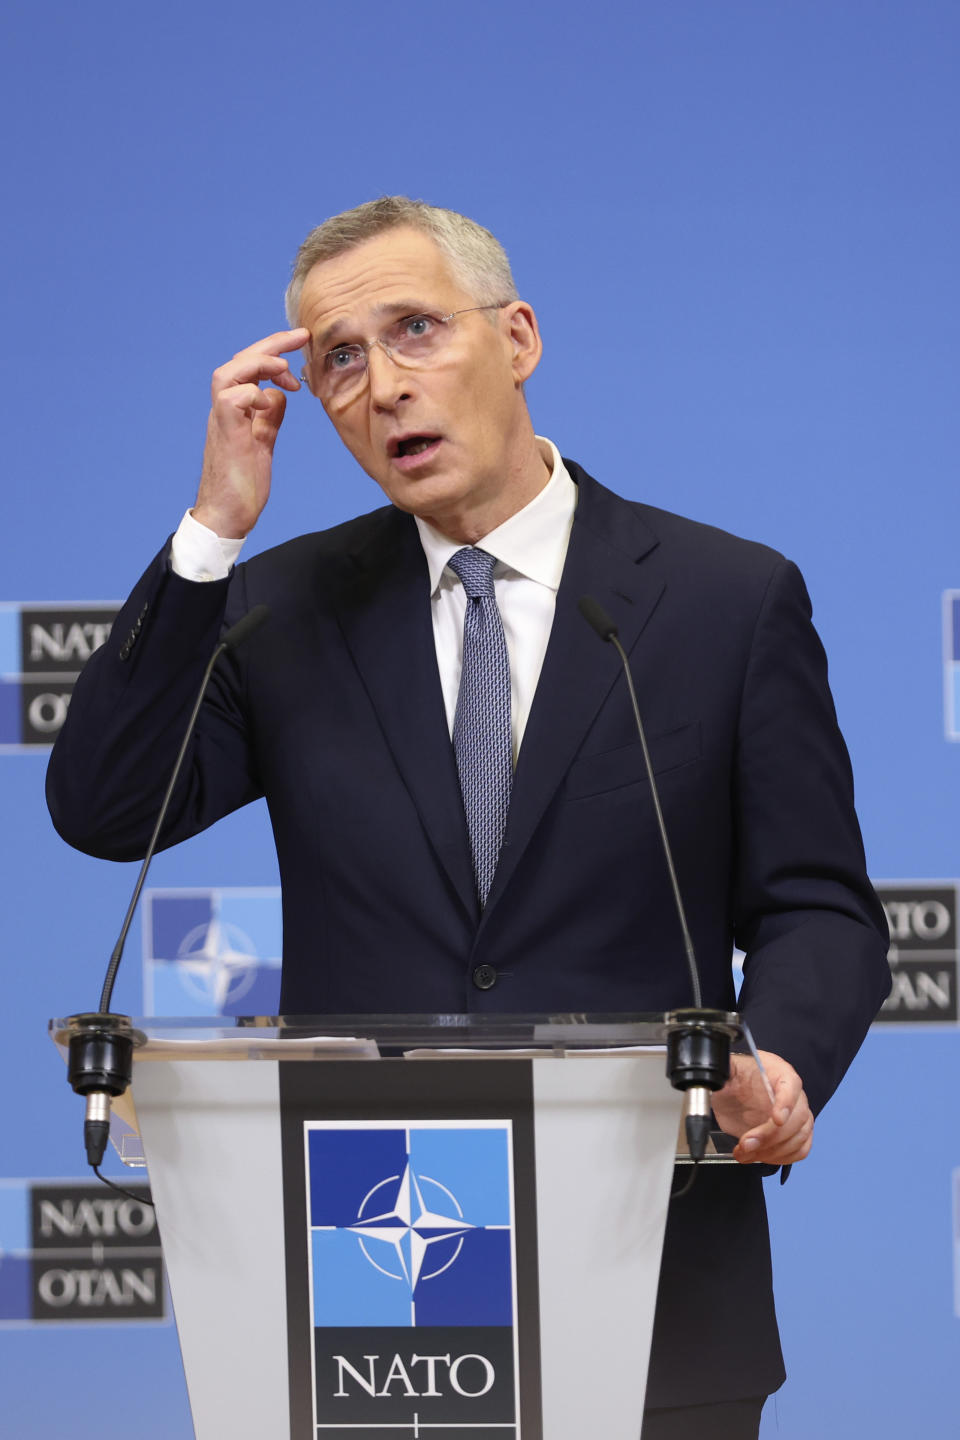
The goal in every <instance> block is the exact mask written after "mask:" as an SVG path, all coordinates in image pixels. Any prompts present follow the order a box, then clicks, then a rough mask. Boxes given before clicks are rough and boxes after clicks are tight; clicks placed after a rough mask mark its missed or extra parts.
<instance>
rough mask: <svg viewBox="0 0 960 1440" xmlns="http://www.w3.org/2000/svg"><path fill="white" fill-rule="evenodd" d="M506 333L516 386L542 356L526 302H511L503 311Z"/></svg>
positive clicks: (538, 333) (540, 345)
mask: <svg viewBox="0 0 960 1440" xmlns="http://www.w3.org/2000/svg"><path fill="white" fill-rule="evenodd" d="M504 314H505V317H506V323H507V333H508V335H509V337H510V343H511V345H512V347H513V362H512V363H513V378H514V380H515V382H516V383H517V384H518V385H522V384H523V383H524V381H525V380H529V378H530V376H531V375H532V374H533V372H534V370H536V368H537V366H538V365H539V363H540V356H541V355H542V354H543V341H542V340H541V339H540V327H539V325H538V324H537V317H536V315H535V314H534V312H533V306H532V305H528V304H527V302H526V300H512V301H511V302H510V304H509V305H507V306H506V307H505V309H504Z"/></svg>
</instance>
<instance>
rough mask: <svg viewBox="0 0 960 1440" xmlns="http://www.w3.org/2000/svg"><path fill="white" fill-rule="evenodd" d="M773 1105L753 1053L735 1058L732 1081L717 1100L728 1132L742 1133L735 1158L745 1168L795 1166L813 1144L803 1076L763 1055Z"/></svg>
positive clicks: (716, 1109)
mask: <svg viewBox="0 0 960 1440" xmlns="http://www.w3.org/2000/svg"><path fill="white" fill-rule="evenodd" d="M760 1059H761V1060H762V1061H763V1068H764V1070H765V1071H766V1074H767V1079H768V1080H769V1082H770V1085H771V1086H772V1088H773V1097H774V1098H773V1104H772V1105H771V1103H770V1096H769V1095H768V1094H767V1088H766V1086H765V1085H764V1083H763V1076H762V1075H761V1074H760V1071H759V1070H758V1068H757V1064H756V1061H755V1060H754V1059H753V1056H752V1055H731V1057H730V1079H729V1080H728V1081H727V1083H726V1085H724V1087H723V1089H722V1090H718V1091H717V1092H716V1094H715V1095H714V1097H713V1113H714V1115H715V1116H716V1117H717V1122H718V1124H719V1125H720V1128H721V1129H722V1130H725V1131H726V1132H727V1134H728V1135H736V1136H737V1137H738V1144H737V1147H736V1149H735V1150H734V1152H733V1155H734V1159H736V1160H739V1161H740V1163H741V1165H754V1164H762V1165H792V1164H794V1163H795V1162H796V1161H797V1160H804V1159H806V1157H807V1156H808V1155H809V1153H810V1146H811V1144H812V1143H813V1114H812V1112H811V1110H810V1106H809V1104H808V1102H807V1097H806V1095H805V1094H804V1091H803V1084H802V1082H801V1080H800V1076H799V1075H798V1074H797V1072H796V1070H794V1068H793V1066H792V1065H791V1064H790V1063H789V1061H787V1060H783V1059H781V1057H780V1056H779V1055H774V1054H772V1053H771V1052H770V1051H769V1050H761V1051H760Z"/></svg>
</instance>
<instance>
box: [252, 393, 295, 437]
mask: <svg viewBox="0 0 960 1440" xmlns="http://www.w3.org/2000/svg"><path fill="white" fill-rule="evenodd" d="M258 394H259V395H261V396H262V397H263V400H264V401H265V402H266V403H265V404H263V403H261V404H260V405H258V406H257V409H256V413H255V414H254V417H253V438H254V439H255V440H266V441H268V442H269V444H270V445H271V446H272V445H273V442H274V441H275V440H276V438H277V431H278V430H279V429H280V425H281V422H282V421H283V412H284V410H286V408H287V397H286V395H284V393H283V391H282V390H260V391H258Z"/></svg>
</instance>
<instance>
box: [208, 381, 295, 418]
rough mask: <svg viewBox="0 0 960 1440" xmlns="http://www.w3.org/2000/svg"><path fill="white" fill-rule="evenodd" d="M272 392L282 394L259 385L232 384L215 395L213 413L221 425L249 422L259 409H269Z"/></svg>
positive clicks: (271, 402)
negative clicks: (261, 387) (263, 388)
mask: <svg viewBox="0 0 960 1440" xmlns="http://www.w3.org/2000/svg"><path fill="white" fill-rule="evenodd" d="M271 394H273V395H280V394H281V392H280V391H279V390H274V391H272V392H271V391H269V390H261V389H260V387H259V385H254V384H252V383H250V384H247V385H230V386H228V387H227V389H225V390H221V391H220V392H219V394H217V395H215V396H214V400H213V413H214V414H215V416H216V417H217V422H218V423H219V424H220V425H225V426H227V427H230V426H235V425H238V424H240V423H247V422H248V421H249V420H250V418H251V416H252V415H255V414H256V412H257V411H258V410H261V411H268V410H269V409H270V408H271V406H272V404H273V401H272V400H271V399H270V396H271Z"/></svg>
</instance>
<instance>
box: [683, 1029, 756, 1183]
mask: <svg viewBox="0 0 960 1440" xmlns="http://www.w3.org/2000/svg"><path fill="white" fill-rule="evenodd" d="M667 1021H668V1026H669V1028H668V1031H667V1077H668V1079H669V1081H670V1084H671V1085H672V1086H673V1088H674V1089H675V1090H682V1091H684V1093H685V1094H686V1096H687V1113H686V1115H685V1117H684V1131H685V1134H686V1140H687V1147H688V1149H689V1151H690V1158H691V1160H693V1162H694V1164H697V1163H699V1161H701V1160H702V1159H703V1157H704V1154H705V1152H706V1148H707V1141H708V1140H709V1138H710V1131H711V1129H712V1128H713V1118H712V1115H711V1111H710V1095H711V1093H712V1092H713V1091H714V1090H719V1089H721V1088H722V1086H724V1085H725V1084H726V1083H727V1080H728V1079H729V1078H730V1045H731V1042H732V1041H733V1040H734V1039H736V1037H737V1035H738V1034H739V1026H738V1025H737V1024H736V1023H735V1022H736V1017H735V1016H731V1015H730V1014H728V1012H727V1011H725V1010H702V1009H700V1010H674V1011H673V1012H672V1013H671V1014H670V1015H669V1016H668V1017H667Z"/></svg>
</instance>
